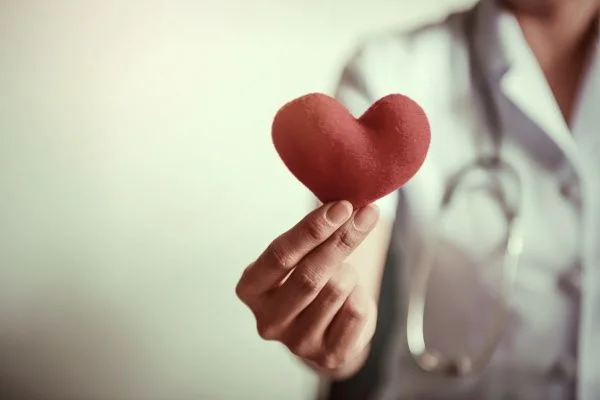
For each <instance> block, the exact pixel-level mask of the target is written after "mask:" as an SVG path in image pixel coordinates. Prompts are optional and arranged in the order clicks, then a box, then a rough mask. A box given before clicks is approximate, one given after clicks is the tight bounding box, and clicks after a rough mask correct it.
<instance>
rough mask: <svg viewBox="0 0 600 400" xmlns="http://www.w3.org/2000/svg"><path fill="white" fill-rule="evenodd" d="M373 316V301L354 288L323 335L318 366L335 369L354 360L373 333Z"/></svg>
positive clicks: (359, 289)
mask: <svg viewBox="0 0 600 400" xmlns="http://www.w3.org/2000/svg"><path fill="white" fill-rule="evenodd" d="M376 314H377V305H376V303H375V301H374V299H373V298H372V297H371V296H370V295H369V294H368V293H367V291H366V290H365V289H364V288H363V287H361V286H356V287H355V289H354V291H353V292H352V294H351V295H350V296H349V297H348V299H347V300H346V302H345V303H344V305H343V306H342V308H341V309H340V310H339V311H338V313H337V314H336V316H335V318H334V320H333V321H332V323H331V325H330V327H329V328H328V330H327V332H326V333H325V338H324V348H325V349H324V352H323V355H322V359H321V360H319V361H320V364H321V365H323V366H325V367H326V368H337V367H338V366H340V365H344V363H346V362H348V361H350V360H351V359H353V358H355V357H357V356H358V355H359V354H360V352H361V351H362V350H363V349H364V348H365V346H366V345H367V344H368V343H369V342H370V341H371V339H372V337H373V334H374V333H375V327H376V321H377V316H376Z"/></svg>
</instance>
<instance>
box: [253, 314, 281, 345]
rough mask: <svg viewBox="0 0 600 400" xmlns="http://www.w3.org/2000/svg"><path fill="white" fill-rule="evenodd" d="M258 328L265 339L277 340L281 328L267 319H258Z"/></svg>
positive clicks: (259, 333)
mask: <svg viewBox="0 0 600 400" xmlns="http://www.w3.org/2000/svg"><path fill="white" fill-rule="evenodd" d="M256 330H257V331H258V335H259V336H260V337H261V338H262V339H263V340H269V341H270V340H277V339H278V338H279V329H278V327H277V326H276V325H274V324H271V323H269V322H268V321H265V320H264V319H261V318H257V319H256Z"/></svg>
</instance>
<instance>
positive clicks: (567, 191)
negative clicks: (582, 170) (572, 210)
mask: <svg viewBox="0 0 600 400" xmlns="http://www.w3.org/2000/svg"><path fill="white" fill-rule="evenodd" d="M559 190H560V194H561V196H562V197H564V198H565V199H566V200H569V201H570V202H572V203H573V204H575V205H576V206H577V207H579V206H581V186H580V185H579V182H578V180H577V179H576V178H575V177H571V178H570V179H567V180H564V181H563V182H562V183H561V184H560V189H559Z"/></svg>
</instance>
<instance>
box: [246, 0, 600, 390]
mask: <svg viewBox="0 0 600 400" xmlns="http://www.w3.org/2000/svg"><path fill="white" fill-rule="evenodd" d="M599 12H600V1H599V0H504V1H501V0H482V1H481V2H480V3H479V4H477V5H476V6H475V7H474V8H472V9H470V10H467V11H464V12H460V13H457V14H453V15H451V16H449V17H448V18H446V19H445V20H444V21H442V22H438V23H435V24H431V25H428V26H424V27H420V28H418V29H414V30H410V31H407V32H388V33H385V34H379V35H375V36H373V37H371V38H370V39H369V40H367V41H365V42H364V43H363V44H362V45H361V46H360V47H359V49H358V51H357V52H356V53H355V55H354V56H353V57H352V59H351V60H349V62H348V64H347V65H346V67H345V69H344V72H343V75H342V78H341V81H340V85H339V88H338V90H337V93H336V96H337V98H338V99H339V100H340V101H341V102H342V103H343V104H345V105H346V106H347V107H348V108H349V109H350V110H351V111H352V112H353V113H354V114H355V115H360V114H361V113H362V112H363V111H365V110H366V108H367V107H368V106H369V105H370V104H372V103H373V102H374V101H376V100H377V99H379V98H381V97H383V96H385V95H387V94H390V93H397V92H399V93H404V94H407V95H408V96H410V97H412V98H414V99H415V100H416V101H417V102H418V103H420V104H421V105H422V107H423V108H424V110H425V111H426V112H427V115H428V117H429V119H430V123H431V130H432V139H431V147H430V151H429V154H428V156H427V159H426V161H425V163H424V165H423V167H422V169H421V170H420V172H419V173H418V174H417V175H416V176H415V178H414V179H413V180H412V181H410V182H409V183H408V184H407V185H406V186H405V187H403V188H402V189H401V190H399V191H398V192H396V193H394V194H392V195H390V196H388V197H387V198H384V199H382V200H381V201H379V202H377V205H371V206H369V207H366V208H363V209H361V210H352V208H351V206H350V205H349V203H347V202H344V201H341V202H337V203H334V204H325V205H323V206H321V207H319V208H318V209H316V210H315V211H313V212H311V213H310V214H309V215H307V216H306V217H305V218H304V219H303V220H302V221H300V222H299V223H298V224H297V225H296V226H294V227H292V228H291V229H290V230H289V231H287V232H285V233H283V234H282V235H281V236H279V237H278V238H275V239H274V240H273V242H272V243H271V244H269V246H268V247H267V248H266V249H265V251H264V252H263V253H262V254H260V255H259V256H258V257H257V258H256V260H254V262H252V263H251V264H250V265H249V266H248V267H247V268H246V269H245V271H244V273H243V275H242V277H241V278H240V281H239V283H238V285H237V287H236V293H237V295H238V297H239V298H240V299H241V300H242V301H243V302H244V303H245V304H246V305H247V306H248V307H249V308H250V309H251V310H252V312H253V313H254V315H255V316H256V320H257V328H258V331H259V334H260V335H261V336H262V337H263V338H264V339H266V340H276V341H279V342H281V343H283V344H284V345H286V346H287V347H288V348H289V349H290V350H291V351H292V352H293V353H294V354H296V355H297V356H298V357H299V358H300V359H302V360H303V361H304V362H306V364H307V365H309V366H310V367H311V368H313V369H314V370H315V371H316V372H317V373H319V374H320V375H321V376H322V377H323V378H324V379H326V380H339V379H345V378H348V377H350V376H352V375H354V374H355V373H356V372H357V371H358V370H359V369H360V368H361V366H362V365H363V363H364V360H365V358H366V356H367V355H368V353H369V349H370V343H371V340H372V337H373V333H374V330H375V323H376V320H377V315H378V313H377V311H378V307H377V299H378V295H379V291H380V287H381V279H382V275H383V270H384V265H386V256H388V255H389V254H392V253H393V254H394V255H395V256H394V258H393V260H391V259H390V258H389V257H388V258H387V265H388V268H389V267H391V268H395V269H396V271H397V272H398V273H397V274H396V276H397V277H398V279H397V280H396V281H395V282H393V285H394V287H395V291H396V293H397V294H398V296H397V298H398V303H399V304H398V310H400V311H399V314H400V315H399V316H398V318H397V321H396V320H395V322H394V323H393V324H392V327H391V328H390V329H391V331H392V334H393V338H394V340H392V341H391V342H390V343H389V344H388V345H387V346H388V348H387V349H386V351H385V352H384V353H385V357H382V359H381V360H380V363H381V365H380V367H381V369H380V370H381V371H382V373H381V376H380V377H379V379H378V387H377V390H375V391H374V392H373V394H372V395H371V397H370V399H372V400H403V399H411V400H420V399H427V400H431V399H440V400H441V399H476V400H481V399H486V400H493V399H510V400H520V399H523V400H555V399H556V400H567V399H568V400H571V399H580V400H596V399H600V177H599V171H600V51H599V50H600V49H599V48H598V47H600V46H599V44H600V38H599V32H600V28H599V24H598V18H599ZM490 159H492V160H494V162H491V163H489V162H482V161H481V160H490ZM498 165H503V166H506V170H505V172H507V173H502V174H500V173H497V172H496V171H497V169H495V168H496V166H498ZM465 168H468V170H469V171H470V172H468V173H466V174H465V173H463V174H461V171H464V170H465ZM457 177H459V178H457ZM449 188H452V189H454V190H453V191H452V200H451V202H449V203H445V196H447V195H448V192H449ZM516 222H518V229H515V230H513V229H512V228H513V226H514V225H516ZM511 241H512V242H511ZM513 242H514V243H513ZM511 243H512V244H511ZM515 243H517V245H516V247H515V246H513V245H514V244H515ZM507 244H508V246H507ZM511 246H512V247H511ZM515 248H516V250H515ZM513 253H515V254H516V253H518V256H519V257H518V259H516V258H511V257H512V256H514V255H515V254H513ZM507 260H509V261H511V262H512V261H515V260H516V261H517V262H516V263H514V264H512V263H511V262H507ZM390 263H391V264H392V265H390ZM427 268H430V270H431V274H430V275H429V276H428V277H429V279H428V280H427V281H426V283H427V284H426V288H427V291H426V294H425V295H426V297H425V307H424V310H422V311H424V316H423V318H422V321H421V320H420V319H419V318H418V317H419V316H420V315H421V314H420V309H419V307H418V305H419V301H420V300H422V299H419V298H418V299H417V300H415V296H421V295H423V293H422V292H419V291H418V290H416V291H415V290H414V288H415V285H417V284H416V283H415V282H416V281H418V280H419V279H420V278H422V277H423V276H426V275H424V274H423V271H426V270H427ZM507 277H508V278H510V279H508V280H507V279H506V278H507ZM507 282H508V283H510V284H509V285H508V286H507V288H510V291H509V292H504V291H503V288H504V286H503V284H504V283H507ZM415 293H416V294H415ZM505 294H508V300H509V302H508V303H504V302H503V300H504V297H503V296H504V295H505ZM415 304H417V307H416V310H417V311H416V314H414V312H413V317H414V315H417V318H416V319H415V318H413V319H412V320H411V318H410V314H411V313H410V312H409V311H410V310H411V307H414V305H415ZM503 306H506V314H505V315H502V314H501V313H500V314H499V312H502V310H504V308H503ZM498 315H501V316H504V317H505V318H503V319H501V322H502V323H501V324H500V325H494V317H495V316H498ZM415 321H416V323H415ZM420 322H422V323H420ZM498 327H499V328H501V329H499V330H497V328H498ZM421 329H422V330H421ZM494 332H500V334H499V336H498V337H497V340H494V337H493V335H492V336H490V334H491V333H494ZM421 333H422V335H421ZM419 339H424V341H423V340H419ZM423 345H425V347H423ZM487 348H489V349H491V351H490V353H489V357H488V358H486V357H480V356H481V355H482V354H484V353H485V350H486V349H487ZM443 357H448V358H447V360H458V361H457V362H456V363H453V362H450V363H445V361H444V360H446V359H445V358H443ZM478 357H479V358H478ZM477 360H479V361H481V360H483V361H484V362H482V363H478V362H477ZM444 365H445V366H446V367H447V368H444ZM448 366H452V368H448Z"/></svg>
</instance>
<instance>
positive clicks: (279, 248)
mask: <svg viewBox="0 0 600 400" xmlns="http://www.w3.org/2000/svg"><path fill="white" fill-rule="evenodd" d="M267 253H269V254H270V255H271V259H272V260H273V261H274V262H273V263H267V267H270V268H274V269H277V270H279V271H281V270H289V269H291V268H292V267H293V263H294V261H293V260H292V256H291V254H290V252H289V251H288V250H287V248H286V247H285V246H284V245H283V243H282V241H281V240H275V241H273V242H271V244H270V245H269V247H267Z"/></svg>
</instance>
